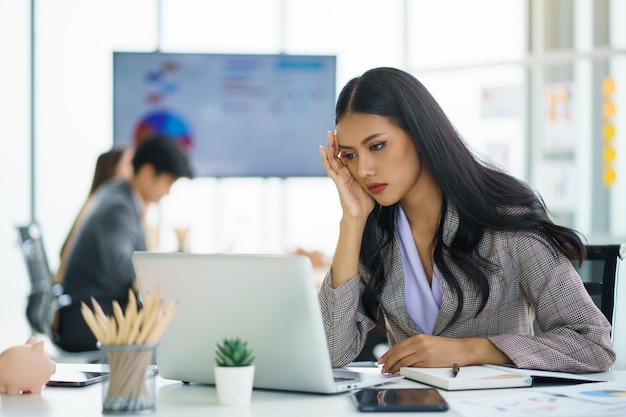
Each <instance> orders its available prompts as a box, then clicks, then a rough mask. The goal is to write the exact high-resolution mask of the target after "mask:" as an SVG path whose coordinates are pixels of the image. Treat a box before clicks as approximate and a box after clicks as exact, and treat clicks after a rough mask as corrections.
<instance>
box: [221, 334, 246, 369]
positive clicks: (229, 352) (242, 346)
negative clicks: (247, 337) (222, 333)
mask: <svg viewBox="0 0 626 417" xmlns="http://www.w3.org/2000/svg"><path fill="white" fill-rule="evenodd" d="M253 360H254V356H252V350H251V349H248V342H243V341H241V339H239V338H235V339H224V341H223V342H222V343H221V344H220V343H218V344H217V350H216V351H215V362H216V363H217V366H248V365H250V364H251V363H252V361H253Z"/></svg>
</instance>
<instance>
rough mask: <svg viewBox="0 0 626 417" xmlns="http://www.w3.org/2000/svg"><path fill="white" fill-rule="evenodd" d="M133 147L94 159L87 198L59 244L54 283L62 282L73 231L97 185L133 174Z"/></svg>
mask: <svg viewBox="0 0 626 417" xmlns="http://www.w3.org/2000/svg"><path fill="white" fill-rule="evenodd" d="M133 153H134V150H133V148H126V149H123V148H113V149H110V150H108V151H106V152H103V153H101V154H100V155H99V156H98V159H97V161H96V168H95V170H94V174H93V179H92V181H91V188H90V189H89V194H87V199H86V200H85V202H84V203H83V206H82V207H81V208H80V211H79V212H78V215H77V216H76V219H74V223H72V227H71V228H70V231H69V232H68V234H67V237H66V238H65V241H64V242H63V246H61V253H60V259H61V261H60V264H59V268H58V270H57V273H56V274H55V276H54V283H55V284H63V276H64V274H65V265H66V264H67V257H68V256H69V252H70V248H71V245H72V242H73V239H74V233H75V232H76V229H77V228H78V225H79V224H80V222H81V220H82V218H83V215H84V213H85V209H86V208H87V206H88V205H89V202H90V201H91V197H92V196H93V194H94V193H95V192H96V190H97V189H98V187H99V186H100V185H101V184H103V183H105V182H107V181H109V180H112V179H115V178H123V179H130V177H132V175H133V165H132V163H131V161H132V159H133Z"/></svg>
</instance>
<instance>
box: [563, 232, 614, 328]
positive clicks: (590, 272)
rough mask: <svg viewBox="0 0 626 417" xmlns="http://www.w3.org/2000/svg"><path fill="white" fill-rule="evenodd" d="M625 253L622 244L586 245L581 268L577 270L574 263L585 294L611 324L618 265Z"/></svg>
mask: <svg viewBox="0 0 626 417" xmlns="http://www.w3.org/2000/svg"><path fill="white" fill-rule="evenodd" d="M625 252H626V245H624V244H611V245H587V259H586V260H585V261H584V262H583V265H582V267H580V268H578V264H577V262H576V261H575V262H574V266H575V267H576V268H577V269H578V273H579V274H580V277H581V278H582V280H583V283H584V284H585V288H586V289H587V292H588V293H589V295H591V298H592V299H593V301H594V303H596V305H597V306H598V307H599V308H600V310H601V311H602V313H604V315H605V316H606V318H607V319H608V320H609V322H610V323H611V324H613V314H614V310H615V285H616V281H617V276H618V273H619V263H620V261H621V260H622V259H623V258H624V256H625Z"/></svg>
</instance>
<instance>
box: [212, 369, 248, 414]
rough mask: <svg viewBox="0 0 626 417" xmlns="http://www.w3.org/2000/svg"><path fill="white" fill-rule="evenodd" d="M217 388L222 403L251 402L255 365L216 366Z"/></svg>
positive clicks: (219, 401)
mask: <svg viewBox="0 0 626 417" xmlns="http://www.w3.org/2000/svg"><path fill="white" fill-rule="evenodd" d="M214 370H215V389H216V390H217V401H218V403H220V404H221V405H244V404H250V400H251V399H252V385H253V382H254V365H249V366H216V367H215V369H214Z"/></svg>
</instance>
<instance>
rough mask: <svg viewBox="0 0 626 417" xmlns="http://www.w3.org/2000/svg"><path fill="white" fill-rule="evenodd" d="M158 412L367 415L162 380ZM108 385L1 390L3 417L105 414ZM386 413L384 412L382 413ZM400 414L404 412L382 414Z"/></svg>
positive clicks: (402, 384)
mask: <svg viewBox="0 0 626 417" xmlns="http://www.w3.org/2000/svg"><path fill="white" fill-rule="evenodd" d="M599 375H603V376H604V377H605V378H606V379H607V380H626V371H615V372H611V373H605V374H599ZM385 386H386V387H397V388H416V387H425V385H422V384H419V383H417V382H413V381H409V380H400V381H397V382H390V383H388V384H386V385H385ZM522 389H526V388H515V389H499V390H479V391H457V392H446V391H441V393H442V395H443V396H444V397H446V398H447V399H452V398H457V399H462V398H476V397H478V396H482V397H485V396H493V395H503V396H504V395H507V393H511V392H519V390H522ZM156 390H157V411H156V413H154V414H149V415H151V416H170V417H171V416H176V417H187V416H190V417H191V416H193V417H196V416H202V417H206V416H217V417H277V416H298V417H307V416H311V417H325V416H342V417H343V416H357V415H358V416H363V413H359V412H358V411H357V410H356V408H355V407H354V405H353V404H352V402H351V400H350V398H349V396H348V394H336V395H320V394H302V393H290V392H278V391H269V390H254V392H253V394H252V403H251V404H250V405H247V406H220V405H218V404H217V396H216V392H215V388H214V387H213V386H209V385H196V384H191V385H183V384H182V383H180V382H177V381H171V380H165V379H162V378H157V382H156ZM101 411H102V384H95V385H91V386H88V387H82V388H62V387H44V389H43V391H42V393H41V394H25V395H17V396H10V395H6V394H0V416H2V417H18V416H19V417H31V416H32V417H35V416H36V417H92V416H101V415H102V414H101ZM377 414H378V415H380V414H381V413H377ZM382 414H385V415H389V416H395V417H398V416H399V414H398V413H382ZM418 414H419V415H420V416H423V417H429V416H431V417H433V416H438V417H442V416H446V417H457V416H461V414H459V413H457V412H456V411H455V410H454V408H451V410H450V411H448V412H446V413H441V412H434V413H418Z"/></svg>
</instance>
